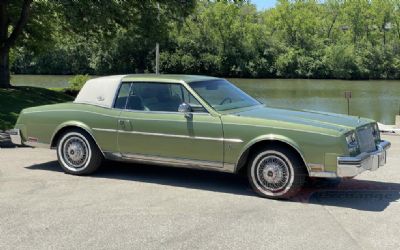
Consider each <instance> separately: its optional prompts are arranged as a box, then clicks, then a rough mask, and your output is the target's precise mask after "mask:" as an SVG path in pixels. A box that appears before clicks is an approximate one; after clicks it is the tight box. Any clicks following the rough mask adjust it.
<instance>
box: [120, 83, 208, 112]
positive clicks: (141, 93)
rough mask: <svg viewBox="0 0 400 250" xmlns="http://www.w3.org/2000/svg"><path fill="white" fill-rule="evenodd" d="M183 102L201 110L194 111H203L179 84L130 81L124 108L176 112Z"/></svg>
mask: <svg viewBox="0 0 400 250" xmlns="http://www.w3.org/2000/svg"><path fill="white" fill-rule="evenodd" d="M189 100H190V102H189ZM183 102H187V103H190V104H191V105H193V107H195V108H196V109H199V110H200V109H201V110H202V111H196V112H204V111H205V109H204V108H203V107H202V106H201V105H200V103H199V102H197V100H196V99H195V98H194V97H193V96H192V95H191V94H190V93H189V92H188V91H187V90H186V89H185V88H184V87H183V86H181V85H180V84H168V83H132V87H131V88H130V91H129V96H128V97H127V99H126V109H130V110H146V111H164V112H177V111H178V108H179V105H180V104H182V103H183ZM192 103H193V104H192ZM194 111H195V110H194Z"/></svg>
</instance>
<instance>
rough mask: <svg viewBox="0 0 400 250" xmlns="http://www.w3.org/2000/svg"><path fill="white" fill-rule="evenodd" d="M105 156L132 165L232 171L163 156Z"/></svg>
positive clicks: (195, 161)
mask: <svg viewBox="0 0 400 250" xmlns="http://www.w3.org/2000/svg"><path fill="white" fill-rule="evenodd" d="M104 155H105V156H106V158H107V159H109V160H116V161H123V162H131V163H141V164H154V165H161V166H170V167H184V168H191V169H203V170H214V171H221V172H230V173H232V170H231V169H227V168H225V167H224V164H223V163H222V162H210V161H200V160H189V159H182V158H169V157H162V156H151V155H142V154H124V155H123V154H120V153H114V152H104Z"/></svg>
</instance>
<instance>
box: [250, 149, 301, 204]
mask: <svg viewBox="0 0 400 250" xmlns="http://www.w3.org/2000/svg"><path fill="white" fill-rule="evenodd" d="M247 176H248V179H249V182H250V185H251V187H252V188H253V190H254V191H255V192H256V193H257V194H259V195H260V196H262V197H265V198H273V199H288V198H290V197H292V196H294V195H295V194H296V193H297V192H298V191H300V189H301V188H302V186H303V185H304V182H305V178H306V176H307V172H306V169H305V166H304V164H303V163H302V160H301V159H299V157H298V156H297V155H296V154H294V153H293V152H292V151H291V150H289V149H287V148H285V147H269V148H264V149H261V150H258V151H256V152H255V153H254V154H253V155H252V156H251V157H250V161H249V163H248V167H247Z"/></svg>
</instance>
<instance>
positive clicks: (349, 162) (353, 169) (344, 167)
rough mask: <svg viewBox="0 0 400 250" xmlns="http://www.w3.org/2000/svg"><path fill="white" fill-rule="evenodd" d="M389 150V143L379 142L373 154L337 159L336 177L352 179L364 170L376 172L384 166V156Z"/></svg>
mask: <svg viewBox="0 0 400 250" xmlns="http://www.w3.org/2000/svg"><path fill="white" fill-rule="evenodd" d="M389 148H390V142H388V141H381V142H380V143H379V144H378V145H377V150H376V151H374V152H370V153H362V154H360V155H357V156H355V157H347V156H346V157H338V158H337V172H336V175H337V176H338V177H354V176H356V175H358V174H360V173H362V172H364V171H366V170H369V171H375V170H377V169H378V168H379V167H381V166H383V165H385V164H386V155H387V150H388V149H389Z"/></svg>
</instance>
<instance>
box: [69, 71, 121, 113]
mask: <svg viewBox="0 0 400 250" xmlns="http://www.w3.org/2000/svg"><path fill="white" fill-rule="evenodd" d="M125 76H126V75H117V76H105V77H99V78H95V79H91V80H89V81H87V82H86V83H85V85H84V86H83V88H82V89H81V91H80V92H79V94H78V96H77V97H76V98H75V101H74V103H86V104H92V105H97V106H101V107H106V108H112V106H113V103H114V98H115V93H116V92H117V91H118V88H119V85H120V83H121V81H122V79H123V78H124V77H125Z"/></svg>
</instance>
